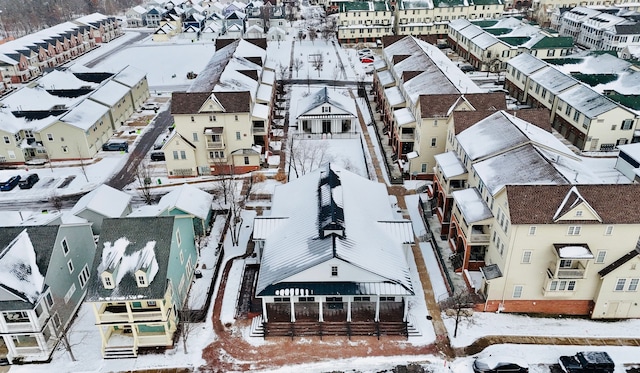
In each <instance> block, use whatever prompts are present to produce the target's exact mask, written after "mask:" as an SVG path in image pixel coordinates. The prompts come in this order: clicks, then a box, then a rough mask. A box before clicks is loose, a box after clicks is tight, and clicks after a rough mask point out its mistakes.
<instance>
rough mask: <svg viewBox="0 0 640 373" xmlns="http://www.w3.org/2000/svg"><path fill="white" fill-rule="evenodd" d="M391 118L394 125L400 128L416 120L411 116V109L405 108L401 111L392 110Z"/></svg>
mask: <svg viewBox="0 0 640 373" xmlns="http://www.w3.org/2000/svg"><path fill="white" fill-rule="evenodd" d="M393 117H394V118H395V121H396V123H397V124H398V126H400V127H402V126H404V125H407V124H410V123H415V122H416V118H415V117H414V116H413V113H412V112H411V109H409V108H406V107H405V108H402V109H398V110H394V111H393Z"/></svg>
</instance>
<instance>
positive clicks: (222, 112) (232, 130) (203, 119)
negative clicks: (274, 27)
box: [162, 39, 275, 177]
mask: <svg viewBox="0 0 640 373" xmlns="http://www.w3.org/2000/svg"><path fill="white" fill-rule="evenodd" d="M216 50H217V52H216V53H215V54H214V56H213V57H212V59H211V60H210V62H209V64H208V65H207V67H205V69H204V71H203V72H202V73H201V74H200V75H198V78H197V79H195V80H194V82H193V83H192V85H191V87H190V88H189V90H188V91H186V92H174V93H173V95H172V100H171V114H173V116H174V120H175V125H176V127H175V131H174V132H173V134H172V136H171V137H170V138H169V139H168V140H167V141H166V142H165V144H164V146H163V148H162V150H163V151H164V153H165V158H166V159H167V171H168V173H169V177H182V176H196V175H211V174H214V175H215V174H230V173H246V172H250V171H253V170H257V169H259V168H260V167H261V166H262V164H263V162H264V161H265V156H266V155H265V153H266V150H267V149H268V141H269V133H270V126H271V119H272V117H273V116H272V115H273V114H272V111H273V100H274V95H275V89H274V84H275V70H274V67H275V66H272V65H270V63H271V62H268V61H267V58H266V39H243V40H229V39H226V40H219V41H218V42H217V48H216Z"/></svg>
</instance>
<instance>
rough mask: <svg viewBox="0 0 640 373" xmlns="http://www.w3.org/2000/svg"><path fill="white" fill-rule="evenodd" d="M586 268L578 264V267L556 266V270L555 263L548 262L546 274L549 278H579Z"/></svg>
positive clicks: (582, 276) (582, 275)
mask: <svg viewBox="0 0 640 373" xmlns="http://www.w3.org/2000/svg"><path fill="white" fill-rule="evenodd" d="M585 273H586V269H585V268H584V267H582V265H580V268H558V269H557V271H556V263H555V262H551V263H549V268H547V275H548V276H549V278H556V279H580V278H584V275H585Z"/></svg>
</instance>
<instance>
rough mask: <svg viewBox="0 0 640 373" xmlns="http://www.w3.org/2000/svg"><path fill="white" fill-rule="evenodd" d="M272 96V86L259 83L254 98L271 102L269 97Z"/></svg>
mask: <svg viewBox="0 0 640 373" xmlns="http://www.w3.org/2000/svg"><path fill="white" fill-rule="evenodd" d="M272 96H273V86H272V85H268V84H260V86H259V87H258V93H257V94H256V99H257V100H258V101H259V102H271V97H272Z"/></svg>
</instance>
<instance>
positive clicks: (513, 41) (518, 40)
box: [498, 36, 531, 46]
mask: <svg viewBox="0 0 640 373" xmlns="http://www.w3.org/2000/svg"><path fill="white" fill-rule="evenodd" d="M498 39H500V40H502V41H504V42H505V43H507V44H509V45H511V46H518V45H522V44H524V43H526V42H528V41H529V40H530V39H531V38H530V37H528V36H502V37H499V38H498Z"/></svg>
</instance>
